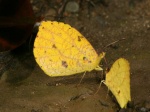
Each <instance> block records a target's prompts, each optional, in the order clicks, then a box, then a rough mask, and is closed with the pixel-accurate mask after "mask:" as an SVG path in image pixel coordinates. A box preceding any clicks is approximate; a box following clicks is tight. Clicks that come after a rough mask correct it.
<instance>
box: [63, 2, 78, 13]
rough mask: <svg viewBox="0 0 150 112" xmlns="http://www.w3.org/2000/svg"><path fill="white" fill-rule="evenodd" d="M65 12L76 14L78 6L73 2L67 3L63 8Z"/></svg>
mask: <svg viewBox="0 0 150 112" xmlns="http://www.w3.org/2000/svg"><path fill="white" fill-rule="evenodd" d="M65 11H66V12H74V13H75V12H78V11H79V4H78V3H77V2H75V1H70V2H68V3H67V5H66V8H65Z"/></svg>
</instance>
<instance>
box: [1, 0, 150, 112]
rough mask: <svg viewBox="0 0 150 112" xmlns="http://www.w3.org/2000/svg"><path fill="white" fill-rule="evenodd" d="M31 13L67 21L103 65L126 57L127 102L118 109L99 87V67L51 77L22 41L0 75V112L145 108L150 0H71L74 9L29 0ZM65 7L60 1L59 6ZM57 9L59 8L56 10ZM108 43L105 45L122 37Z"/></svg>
mask: <svg viewBox="0 0 150 112" xmlns="http://www.w3.org/2000/svg"><path fill="white" fill-rule="evenodd" d="M31 1H32V4H33V9H34V11H35V14H36V16H42V17H44V20H56V21H63V22H64V23H68V24H70V25H71V26H73V27H75V28H76V29H78V30H79V31H80V32H81V33H82V34H83V35H84V36H85V37H86V38H87V39H88V40H89V42H90V43H91V44H92V45H93V47H94V48H95V49H96V51H97V52H98V53H100V52H102V51H106V60H107V64H108V66H109V67H110V66H111V65H112V63H113V62H114V61H115V60H116V59H118V58H120V57H123V58H126V59H127V60H128V61H129V62H130V66H131V97H132V102H131V104H130V105H129V106H128V108H127V109H126V110H124V109H120V107H119V105H118V104H117V102H116V100H115V98H114V97H113V95H112V94H108V92H107V91H108V89H107V87H106V86H105V85H102V86H101V88H100V90H99V92H98V93H97V94H96V95H93V94H94V93H95V92H96V91H97V88H98V86H99V83H100V80H101V75H100V74H101V72H97V71H92V72H89V73H87V74H86V76H85V77H84V79H83V81H82V83H81V84H80V86H79V87H76V85H77V84H78V83H79V80H80V79H81V77H82V74H83V73H81V74H79V75H74V76H69V77H57V78H51V77H48V76H47V75H45V74H44V72H43V71H42V70H41V69H40V68H39V66H38V65H37V64H36V62H35V60H34V56H33V54H32V50H28V45H26V44H24V45H23V46H21V47H20V48H18V49H16V50H15V51H13V54H12V55H13V57H14V59H13V61H12V65H11V67H10V68H9V69H7V70H6V71H5V72H4V73H3V74H2V76H1V81H0V112H150V74H149V72H150V69H149V68H150V65H149V64H150V1H149V0H110V1H109V0H85V1H84V0H76V2H77V3H78V4H79V10H78V11H77V12H74V13H70V12H65V10H60V9H61V7H62V4H63V3H64V2H65V0H64V2H63V0H31ZM64 7H65V5H64ZM59 11H60V12H59ZM123 38H125V40H121V41H119V42H117V43H115V44H113V45H111V46H109V47H107V48H105V46H107V45H108V44H110V43H112V42H115V41H117V40H120V39H123Z"/></svg>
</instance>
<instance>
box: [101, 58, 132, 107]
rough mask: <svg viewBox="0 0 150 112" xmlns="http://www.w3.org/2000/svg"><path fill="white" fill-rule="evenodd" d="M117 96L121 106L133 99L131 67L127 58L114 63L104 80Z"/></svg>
mask: <svg viewBox="0 0 150 112" xmlns="http://www.w3.org/2000/svg"><path fill="white" fill-rule="evenodd" d="M104 83H105V84H106V85H107V87H108V88H109V89H110V90H111V92H112V93H113V94H114V96H115V97H116V99H117V101H118V103H119V105H120V107H121V108H124V107H125V108H126V105H127V103H128V102H129V101H131V96H130V67H129V63H128V61H127V60H125V59H124V58H120V59H118V60H117V61H115V63H114V64H113V65H112V67H111V69H110V71H109V72H108V73H107V74H106V80H105V82H104Z"/></svg>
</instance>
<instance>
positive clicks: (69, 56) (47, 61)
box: [33, 21, 99, 77]
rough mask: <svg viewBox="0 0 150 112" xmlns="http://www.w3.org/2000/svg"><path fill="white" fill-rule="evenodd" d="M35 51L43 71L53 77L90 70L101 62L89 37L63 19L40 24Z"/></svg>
mask: <svg viewBox="0 0 150 112" xmlns="http://www.w3.org/2000/svg"><path fill="white" fill-rule="evenodd" d="M33 52H34V56H35V59H36V62H37V63H38V64H39V66H40V67H41V68H42V70H43V71H44V72H45V73H46V74H47V75H49V76H52V77H55V76H68V75H72V74H76V73H80V72H84V71H91V70H93V69H94V68H95V67H96V66H97V64H98V63H99V62H98V61H99V60H98V55H97V53H96V51H95V50H94V48H93V47H92V46H91V44H90V43H89V42H88V41H87V40H86V38H85V37H84V36H83V35H82V34H80V33H79V32H78V31H77V30H76V29H74V28H72V27H71V26H70V25H68V24H64V23H62V22H52V21H47V22H46V21H43V22H42V23H41V25H40V27H39V32H38V34H37V37H36V39H35V42H34V50H33Z"/></svg>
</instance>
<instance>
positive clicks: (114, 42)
mask: <svg viewBox="0 0 150 112" xmlns="http://www.w3.org/2000/svg"><path fill="white" fill-rule="evenodd" d="M125 39H126V38H121V39H119V40H116V41H114V42H112V43H110V44H108V45H106V46H105V47H104V49H105V48H107V47H110V46H112V45H113V44H115V43H117V42H120V41H122V40H125Z"/></svg>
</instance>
